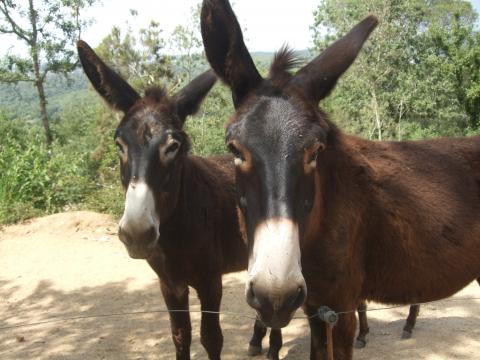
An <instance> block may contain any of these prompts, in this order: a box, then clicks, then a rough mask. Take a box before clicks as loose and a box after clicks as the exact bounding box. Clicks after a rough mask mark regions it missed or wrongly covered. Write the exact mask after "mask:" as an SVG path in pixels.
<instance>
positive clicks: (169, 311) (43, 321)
mask: <svg viewBox="0 0 480 360" xmlns="http://www.w3.org/2000/svg"><path fill="white" fill-rule="evenodd" d="M157 313H204V314H218V315H222V314H224V315H231V316H238V317H244V318H248V319H251V320H257V317H255V316H252V315H249V314H243V313H236V312H232V311H209V310H168V309H161V310H149V311H131V312H123V313H110V314H96V315H79V316H71V317H65V318H51V319H47V320H42V321H38V322H34V323H26V324H25V323H24V324H17V325H9V326H3V327H0V331H2V330H9V329H17V328H22V327H32V326H38V325H43V324H50V323H56V322H62V321H75V320H85V319H96V318H106V317H115V316H130V315H147V314H157Z"/></svg>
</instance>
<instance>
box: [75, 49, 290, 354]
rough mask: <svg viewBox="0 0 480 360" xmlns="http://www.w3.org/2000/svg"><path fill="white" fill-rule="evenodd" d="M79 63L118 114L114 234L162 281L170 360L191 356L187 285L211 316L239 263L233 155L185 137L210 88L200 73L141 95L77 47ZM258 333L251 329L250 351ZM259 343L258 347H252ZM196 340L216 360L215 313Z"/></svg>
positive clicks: (274, 347)
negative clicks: (175, 87) (200, 147)
mask: <svg viewBox="0 0 480 360" xmlns="http://www.w3.org/2000/svg"><path fill="white" fill-rule="evenodd" d="M78 53H79V56H80V60H81V63H82V65H83V68H84V70H85V73H86V74H87V76H88V78H89V79H90V81H91V82H92V85H93V87H94V88H95V89H96V90H97V92H98V93H99V94H100V95H101V96H102V97H103V98H104V99H105V100H106V101H107V103H108V104H109V105H110V106H111V107H112V108H113V109H115V110H118V111H122V112H123V113H124V114H125V116H124V118H123V119H122V121H121V122H120V125H119V126H118V128H117V131H116V133H115V142H116V144H117V146H118V151H119V155H120V163H121V179H122V184H123V187H124V189H125V191H126V195H125V211H124V214H123V217H122V219H121V220H120V224H119V237H120V240H121V241H122V242H123V243H124V244H125V246H126V248H127V250H128V253H129V254H130V256H131V257H132V258H136V259H146V260H147V261H148V263H149V265H150V266H151V267H152V269H153V270H154V271H155V272H156V274H157V275H158V277H159V279H160V288H161V291H162V294H163V297H164V299H165V303H166V305H167V307H168V309H172V310H187V312H172V313H170V321H171V327H172V337H173V342H174V344H175V347H176V353H177V359H190V342H191V325H190V315H189V313H188V307H189V306H188V286H192V287H193V288H194V289H196V291H197V293H198V297H199V299H200V303H201V309H202V310H206V311H214V312H216V311H219V308H220V301H221V297H222V274H224V273H228V272H233V271H239V270H243V269H245V268H246V266H247V249H246V246H245V242H244V241H242V238H241V235H240V232H239V228H238V220H237V213H236V205H235V184H234V168H233V158H232V157H231V156H223V157H212V158H208V159H204V158H200V157H196V156H191V155H189V154H188V151H189V139H188V137H187V135H186V134H185V132H184V131H183V124H184V122H185V119H186V117H187V116H188V115H191V114H193V113H195V112H196V110H197V109H198V107H199V105H200V103H201V101H202V100H203V98H204V97H205V95H206V94H207V93H208V91H209V90H210V89H211V87H212V86H213V84H214V83H215V80H216V76H215V75H214V73H213V72H212V71H208V72H206V73H204V74H202V75H200V76H199V77H197V78H196V79H194V80H193V81H192V82H191V83H190V84H189V85H187V86H186V87H185V88H183V89H182V90H180V91H179V92H178V93H177V94H175V95H174V96H171V97H170V96H168V95H167V94H166V92H165V90H163V89H161V88H152V89H150V90H147V91H146V93H145V96H144V97H140V96H139V95H138V94H137V92H136V91H135V90H133V89H132V88H131V87H130V86H129V85H128V84H127V82H125V81H124V80H123V79H122V78H121V77H120V76H119V75H117V74H116V73H115V72H114V71H113V70H111V69H110V68H109V67H107V66H106V65H105V63H104V62H103V61H102V60H101V59H100V58H98V56H97V55H96V54H95V53H94V52H93V50H92V49H91V48H90V47H89V46H88V45H87V44H86V43H85V42H83V41H80V42H78ZM265 331H266V329H265V328H264V326H260V324H259V323H256V326H255V334H254V336H253V338H252V345H253V350H256V351H257V352H258V351H260V350H261V338H262V337H263V336H261V335H262V334H264V333H265ZM258 339H260V343H258ZM201 342H202V345H203V346H204V347H205V349H206V351H207V353H208V356H209V358H210V359H220V352H221V350H222V344H223V336H222V332H221V329H220V323H219V316H218V314H211V313H202V320H201ZM270 344H271V347H270V353H271V354H272V358H274V359H275V358H278V350H279V349H280V347H281V346H282V338H281V332H280V330H275V331H272V332H271V336H270Z"/></svg>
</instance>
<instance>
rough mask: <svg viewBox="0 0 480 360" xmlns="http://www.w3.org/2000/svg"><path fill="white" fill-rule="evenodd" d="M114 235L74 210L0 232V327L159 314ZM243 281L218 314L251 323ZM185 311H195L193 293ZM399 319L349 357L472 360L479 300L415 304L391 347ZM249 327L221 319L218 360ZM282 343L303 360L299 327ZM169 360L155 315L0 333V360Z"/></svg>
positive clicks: (299, 323)
mask: <svg viewBox="0 0 480 360" xmlns="http://www.w3.org/2000/svg"><path fill="white" fill-rule="evenodd" d="M116 228H117V226H116V224H115V223H114V222H113V221H112V219H111V218H109V217H107V216H104V215H99V214H94V213H88V212H75V213H65V214H57V215H53V216H48V217H44V218H39V219H35V220H32V221H30V222H28V223H26V224H22V225H15V226H10V227H6V228H4V229H3V230H2V231H0V328H3V327H6V326H10V325H14V324H21V323H31V322H38V321H42V320H45V319H50V318H54V317H60V318H63V317H71V316H78V315H80V314H81V315H95V314H107V313H118V312H132V311H148V310H152V309H153V310H155V309H162V308H164V302H163V299H162V297H161V295H160V291H159V289H158V284H157V279H156V277H155V275H154V273H153V271H152V270H151V269H150V268H149V267H148V265H147V264H146V262H145V261H141V260H132V259H130V258H129V257H128V255H127V253H126V251H125V249H124V248H123V246H122V245H121V243H120V242H119V241H118V240H117V238H116V235H115V230H116ZM244 276H245V274H244V273H236V274H231V275H228V276H225V278H224V286H225V290H224V298H223V303H222V309H223V310H224V311H233V312H240V313H247V314H251V315H253V313H252V311H251V310H250V309H249V308H248V307H247V306H246V304H245V302H244V296H243V279H244ZM471 297H480V288H479V287H478V285H477V284H476V283H472V284H471V285H470V286H468V287H467V288H466V289H464V290H463V291H462V292H460V293H459V294H457V295H456V296H455V298H456V299H461V298H471ZM191 304H192V309H197V310H198V308H199V306H198V301H197V299H196V296H195V293H194V292H193V291H192V292H191ZM378 306H379V305H378V304H370V308H374V307H378ZM407 311H408V308H407V307H405V308H400V309H394V310H387V311H375V312H371V313H369V320H370V330H371V333H370V336H369V343H368V345H367V348H365V349H362V350H355V355H354V359H356V360H361V359H387V360H388V359H431V360H437V359H480V301H478V300H467V301H449V300H447V301H442V302H437V303H435V304H431V305H426V306H423V307H422V309H421V315H420V318H419V321H418V323H417V327H416V329H415V332H414V336H413V338H412V339H409V340H401V339H400V335H401V329H402V326H403V322H404V317H405V316H406V314H407ZM299 314H300V313H299ZM252 325H253V324H252V321H251V320H249V319H245V318H239V317H232V316H227V315H225V316H222V327H223V332H224V337H225V342H224V348H223V349H224V350H223V356H222V358H223V359H248V357H247V356H246V355H245V354H246V347H247V346H246V345H247V342H248V340H249V336H250V332H251V327H252ZM192 326H193V342H192V358H193V359H206V358H207V357H206V354H205V352H204V350H203V348H202V347H201V345H200V342H199V334H198V331H199V314H197V313H194V314H192ZM265 343H266V339H265V341H264V344H265ZM284 344H285V345H284V348H283V350H282V353H281V355H282V358H283V359H290V360H294V359H307V358H308V350H309V332H308V325H307V323H306V321H305V320H303V319H299V320H294V321H293V322H292V323H291V324H290V325H289V326H288V327H287V328H286V329H284ZM174 358H175V357H174V348H173V344H172V343H171V340H170V327H169V322H168V315H167V314H163V313H153V314H142V315H130V316H116V317H104V318H87V319H82V320H74V321H62V322H55V323H48V324H43V325H38V326H33V327H22V328H16V329H0V359H134V360H137V359H138V360H140V359H162V360H163V359H174ZM258 358H263V355H262V356H261V357H258Z"/></svg>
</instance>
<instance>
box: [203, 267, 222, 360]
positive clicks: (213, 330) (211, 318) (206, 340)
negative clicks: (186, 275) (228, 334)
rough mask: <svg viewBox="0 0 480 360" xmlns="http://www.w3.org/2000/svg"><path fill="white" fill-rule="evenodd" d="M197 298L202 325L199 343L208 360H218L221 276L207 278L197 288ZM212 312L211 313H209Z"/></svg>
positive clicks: (219, 351) (220, 345) (220, 331)
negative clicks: (200, 310)
mask: <svg viewBox="0 0 480 360" xmlns="http://www.w3.org/2000/svg"><path fill="white" fill-rule="evenodd" d="M197 292H198V297H199V299H200V304H201V307H202V311H206V312H202V325H201V329H200V341H201V343H202V345H203V347H204V348H205V350H206V351H207V354H208V357H209V359H210V360H219V359H220V353H221V352H222V346H223V335H222V330H221V328H220V316H219V314H218V313H217V312H218V311H219V310H220V302H221V300H222V275H220V274H219V275H213V276H209V277H208V281H205V282H204V283H203V284H202V285H201V286H199V287H198V288H197ZM210 311H211V312H213V313H210Z"/></svg>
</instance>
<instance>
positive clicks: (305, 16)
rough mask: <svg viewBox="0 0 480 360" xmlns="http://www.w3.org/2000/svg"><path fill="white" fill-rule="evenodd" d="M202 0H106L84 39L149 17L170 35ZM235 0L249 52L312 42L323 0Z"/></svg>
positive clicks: (135, 24) (95, 11)
mask: <svg viewBox="0 0 480 360" xmlns="http://www.w3.org/2000/svg"><path fill="white" fill-rule="evenodd" d="M478 1H480V0H478ZM199 2H200V1H199V0H176V1H169V0H157V1H152V0H136V1H134V2H132V1H129V0H103V5H102V6H96V7H95V8H94V9H92V10H91V11H88V13H87V16H90V17H93V18H95V19H96V23H95V24H94V25H92V26H91V27H90V28H89V29H88V30H87V31H86V32H85V33H84V35H83V38H84V40H85V41H87V42H88V43H91V44H92V45H93V46H95V45H97V44H98V43H99V42H100V40H101V39H102V38H103V37H104V36H105V35H107V34H108V33H109V31H110V29H111V28H112V26H114V25H120V24H124V23H126V22H127V21H129V22H130V23H131V25H132V27H133V28H140V27H142V26H145V25H147V24H148V23H149V22H150V20H156V21H158V22H159V23H160V26H161V28H162V29H163V30H164V31H165V33H166V34H168V33H170V32H171V31H172V30H173V29H174V28H175V26H177V25H181V24H182V23H184V22H185V21H188V19H189V18H190V9H191V8H192V7H193V6H195V5H196V4H198V3H199ZM233 3H234V11H235V13H236V14H237V17H238V19H239V22H240V24H241V26H242V29H246V30H247V31H246V33H245V39H246V43H247V46H248V48H249V50H250V51H275V50H277V49H278V48H280V47H281V46H282V45H283V43H285V42H286V43H289V44H290V45H292V46H293V47H295V48H297V49H305V48H307V47H309V46H310V45H311V44H310V39H311V37H312V36H311V32H310V30H309V27H310V26H311V25H312V24H313V11H314V9H315V8H316V7H317V6H318V4H319V3H320V0H299V1H296V2H291V1H285V0H236V1H233ZM131 8H134V9H135V10H137V11H138V17H137V18H136V19H132V16H131V15H130V11H129V9H131ZM132 20H135V21H132Z"/></svg>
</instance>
